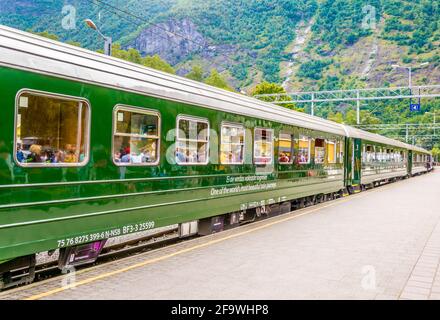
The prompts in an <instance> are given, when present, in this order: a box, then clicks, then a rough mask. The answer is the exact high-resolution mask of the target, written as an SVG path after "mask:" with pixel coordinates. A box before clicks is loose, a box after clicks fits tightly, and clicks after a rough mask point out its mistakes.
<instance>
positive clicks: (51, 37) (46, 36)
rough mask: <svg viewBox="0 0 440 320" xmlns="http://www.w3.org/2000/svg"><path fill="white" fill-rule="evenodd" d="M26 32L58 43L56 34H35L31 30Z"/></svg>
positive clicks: (44, 32) (45, 32)
mask: <svg viewBox="0 0 440 320" xmlns="http://www.w3.org/2000/svg"><path fill="white" fill-rule="evenodd" d="M28 31H29V32H31V33H33V34H36V35H37V36H40V37H45V38H47V39H51V40H55V41H60V38H59V37H58V36H57V35H56V34H53V33H49V32H47V31H42V32H35V31H32V30H28Z"/></svg>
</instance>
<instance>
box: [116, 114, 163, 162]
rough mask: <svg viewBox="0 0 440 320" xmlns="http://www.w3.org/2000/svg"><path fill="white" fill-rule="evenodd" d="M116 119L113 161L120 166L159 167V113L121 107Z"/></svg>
mask: <svg viewBox="0 0 440 320" xmlns="http://www.w3.org/2000/svg"><path fill="white" fill-rule="evenodd" d="M113 117H114V119H113V121H114V134H113V161H114V162H115V163H116V164H117V165H119V166H127V165H135V166H139V165H154V164H157V163H158V161H159V152H158V150H159V130H160V127H159V113H158V112H156V111H150V110H144V109H141V108H136V107H129V106H117V107H116V108H115V111H114V114H113Z"/></svg>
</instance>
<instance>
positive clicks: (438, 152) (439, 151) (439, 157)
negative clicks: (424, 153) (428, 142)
mask: <svg viewBox="0 0 440 320" xmlns="http://www.w3.org/2000/svg"><path fill="white" fill-rule="evenodd" d="M431 152H432V156H433V157H434V159H435V160H436V161H440V148H439V147H434V148H432V150H431Z"/></svg>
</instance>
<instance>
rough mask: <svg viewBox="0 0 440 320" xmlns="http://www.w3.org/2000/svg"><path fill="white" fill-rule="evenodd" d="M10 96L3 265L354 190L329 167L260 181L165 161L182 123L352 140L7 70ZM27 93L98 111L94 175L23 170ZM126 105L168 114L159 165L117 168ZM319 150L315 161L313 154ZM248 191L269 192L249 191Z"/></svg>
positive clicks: (2, 163)
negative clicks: (22, 93)
mask: <svg viewBox="0 0 440 320" xmlns="http://www.w3.org/2000/svg"><path fill="white" fill-rule="evenodd" d="M0 88H1V99H2V111H3V112H2V117H0V128H1V131H0V155H1V157H0V260H6V259H10V258H13V257H18V256H23V255H27V254H31V253H35V252H41V251H46V250H49V249H54V248H57V247H63V246H70V245H76V244H81V243H85V242H90V241H95V240H100V239H102V238H107V237H111V236H118V235H121V234H124V233H130V232H136V231H142V230H144V229H148V228H152V227H153V223H154V228H156V227H161V226H166V225H170V224H175V223H180V222H185V221H191V220H195V219H200V218H204V217H208V216H215V215H219V214H224V213H227V212H233V211H239V210H240V209H243V208H244V207H248V208H251V207H253V206H258V205H262V204H268V203H272V202H283V201H286V200H290V199H295V198H298V197H303V196H308V195H313V194H319V193H329V192H337V191H339V190H340V189H342V188H343V187H344V172H343V164H342V163H338V164H330V165H322V164H314V161H313V160H312V161H311V163H310V164H307V165H299V164H292V165H281V164H275V167H274V170H273V171H272V172H270V173H267V174H260V172H259V169H260V168H258V167H257V166H255V165H253V164H245V165H219V164H209V165H206V166H177V165H172V164H169V163H168V162H167V161H166V159H165V156H164V155H165V152H166V150H167V149H168V148H169V147H172V145H173V143H174V139H170V141H167V133H168V132H169V131H170V130H174V129H175V125H176V117H177V116H178V115H180V114H186V115H195V116H198V117H203V118H207V119H209V122H210V127H211V128H212V129H215V130H217V131H219V128H220V125H221V123H222V121H228V122H235V123H243V124H245V126H246V128H249V129H251V130H253V128H254V127H257V126H258V127H267V128H273V129H274V132H275V137H277V136H278V134H279V132H280V131H281V130H283V131H284V130H292V132H293V133H294V135H295V136H296V137H298V135H299V134H304V135H307V136H310V137H315V138H316V137H320V138H325V139H342V138H343V137H338V136H335V135H331V134H327V133H324V132H315V131H313V132H312V131H311V130H307V129H303V128H293V127H289V126H286V125H282V124H278V123H274V122H270V121H266V120H261V119H256V118H250V117H244V116H240V115H234V114H227V113H223V112H218V111H215V110H211V109H205V108H201V107H196V106H191V105H186V104H183V103H179V102H174V101H165V100H160V99H157V98H153V97H147V96H141V95H138V94H133V93H127V92H123V91H119V90H114V89H109V88H103V87H98V86H95V85H90V84H84V83H78V82H74V81H70V80H65V79H59V78H54V77H50V76H46V75H40V74H33V73H29V72H26V71H21V70H13V69H10V68H5V67H1V68H0ZM24 88H28V89H33V90H39V91H45V92H49V93H58V94H65V95H69V96H75V97H81V98H85V99H87V100H88V101H90V104H91V132H90V146H91V149H90V161H89V162H88V163H87V165H85V166H84V167H78V168H75V167H73V168H72V167H69V168H55V167H54V168H26V167H20V166H18V165H17V164H16V163H15V162H14V160H13V146H14V110H15V97H16V94H17V92H18V91H19V90H22V89H24ZM220 103H221V102H220ZM116 104H126V105H131V106H137V107H143V108H149V109H154V110H158V111H159V112H160V114H161V119H162V120H161V121H162V131H161V159H160V163H159V165H157V166H152V167H145V166H143V167H134V166H131V167H117V166H116V165H114V164H113V162H112V152H111V142H112V117H113V112H112V110H113V107H114V106H115V105H116ZM248 134H249V133H248ZM212 139H214V137H212ZM249 143H250V145H248V147H249V148H250V149H249V148H248V150H252V142H250V141H249V139H248V144H249ZM311 149H312V154H311V157H312V159H313V156H314V146H313V144H312V148H311ZM250 154H252V153H250ZM275 154H277V147H275ZM249 156H250V155H249V154H248V155H247V157H249ZM261 176H263V177H264V179H263V180H262V181H260V182H258V181H250V182H242V181H241V182H231V177H239V178H238V180H240V179H241V178H242V177H257V178H258V177H261ZM258 179H260V178H258ZM244 186H251V187H253V188H256V187H258V186H259V189H256V190H252V189H251V190H247V191H246V190H240V189H239V188H240V187H244ZM233 188H235V189H233ZM238 191H239V192H238Z"/></svg>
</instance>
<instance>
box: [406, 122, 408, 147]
mask: <svg viewBox="0 0 440 320" xmlns="http://www.w3.org/2000/svg"><path fill="white" fill-rule="evenodd" d="M405 141H406V143H408V123H407V124H406V136H405Z"/></svg>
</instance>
